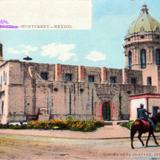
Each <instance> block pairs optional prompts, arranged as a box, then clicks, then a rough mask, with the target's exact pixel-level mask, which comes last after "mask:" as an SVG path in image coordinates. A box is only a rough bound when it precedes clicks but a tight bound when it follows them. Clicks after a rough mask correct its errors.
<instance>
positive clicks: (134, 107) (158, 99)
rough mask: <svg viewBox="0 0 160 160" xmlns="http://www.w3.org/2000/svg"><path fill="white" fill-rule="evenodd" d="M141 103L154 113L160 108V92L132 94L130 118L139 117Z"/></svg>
mask: <svg viewBox="0 0 160 160" xmlns="http://www.w3.org/2000/svg"><path fill="white" fill-rule="evenodd" d="M140 104H143V105H144V108H145V109H147V110H148V111H149V112H150V113H152V115H154V114H156V113H157V112H158V110H160V94H156V93H145V94H138V95H132V96H130V120H135V119H136V118H138V117H137V113H138V109H139V107H140Z"/></svg>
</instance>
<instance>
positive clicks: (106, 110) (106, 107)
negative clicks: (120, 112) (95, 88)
mask: <svg viewBox="0 0 160 160" xmlns="http://www.w3.org/2000/svg"><path fill="white" fill-rule="evenodd" d="M102 116H103V120H104V121H110V120H111V107H110V103H109V102H105V103H103V105H102Z"/></svg>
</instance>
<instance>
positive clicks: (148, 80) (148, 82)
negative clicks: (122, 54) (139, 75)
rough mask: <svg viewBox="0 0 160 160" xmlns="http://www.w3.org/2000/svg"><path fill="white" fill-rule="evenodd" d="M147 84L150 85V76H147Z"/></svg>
mask: <svg viewBox="0 0 160 160" xmlns="http://www.w3.org/2000/svg"><path fill="white" fill-rule="evenodd" d="M147 85H149V86H151V85H152V78H151V77H147Z"/></svg>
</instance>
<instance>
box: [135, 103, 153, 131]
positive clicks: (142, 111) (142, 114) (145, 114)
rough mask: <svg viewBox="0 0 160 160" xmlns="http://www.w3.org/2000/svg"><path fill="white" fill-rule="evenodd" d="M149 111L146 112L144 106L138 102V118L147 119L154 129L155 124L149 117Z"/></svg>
mask: <svg viewBox="0 0 160 160" xmlns="http://www.w3.org/2000/svg"><path fill="white" fill-rule="evenodd" d="M150 114H151V113H150V112H148V111H147V110H146V109H145V108H144V105H143V104H140V108H139V109H138V118H139V119H142V120H145V121H148V122H149V123H150V125H151V126H152V127H153V129H155V125H154V123H153V121H152V119H151V118H150V117H149V115H150Z"/></svg>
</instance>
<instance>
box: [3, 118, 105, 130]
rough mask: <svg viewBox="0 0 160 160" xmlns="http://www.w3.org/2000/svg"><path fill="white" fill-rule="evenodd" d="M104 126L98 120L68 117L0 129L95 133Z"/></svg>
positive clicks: (5, 126) (4, 126) (7, 125)
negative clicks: (94, 131) (65, 130)
mask: <svg viewBox="0 0 160 160" xmlns="http://www.w3.org/2000/svg"><path fill="white" fill-rule="evenodd" d="M102 126H104V123H103V122H101V121H96V120H78V119H75V118H74V117H73V116H69V117H67V118H66V119H65V120H61V119H52V120H45V121H30V122H28V124H25V125H12V124H10V125H9V124H6V125H2V124H0V128H10V129H53V130H57V129H61V130H62V129H69V130H74V131H84V132H86V131H93V130H96V129H97V128H99V127H102Z"/></svg>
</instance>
